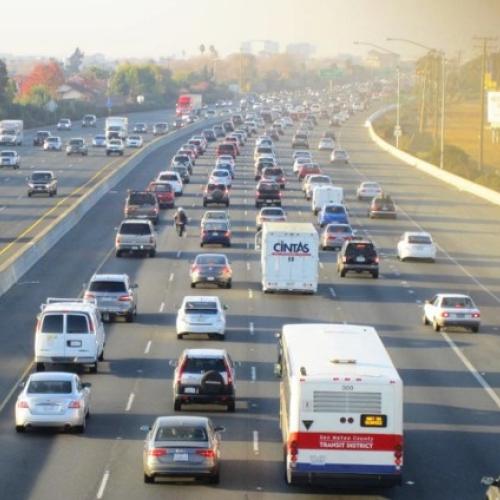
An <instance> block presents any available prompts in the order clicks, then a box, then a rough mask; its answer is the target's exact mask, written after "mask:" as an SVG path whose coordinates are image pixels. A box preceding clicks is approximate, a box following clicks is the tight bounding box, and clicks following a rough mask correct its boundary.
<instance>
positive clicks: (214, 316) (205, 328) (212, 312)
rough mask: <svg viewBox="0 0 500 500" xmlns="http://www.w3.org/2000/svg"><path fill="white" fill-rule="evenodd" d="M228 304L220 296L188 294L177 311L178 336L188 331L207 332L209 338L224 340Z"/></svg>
mask: <svg viewBox="0 0 500 500" xmlns="http://www.w3.org/2000/svg"><path fill="white" fill-rule="evenodd" d="M226 309H227V306H226V305H223V304H221V301H220V300H219V297H213V296H205V297H204V296H197V295H188V296H186V297H184V300H183V301H182V304H181V307H180V308H179V310H178V311H177V321H176V330H177V338H178V339H182V337H183V336H184V335H186V334H188V333H205V334H207V335H208V336H209V338H219V339H221V340H224V335H225V330H226V314H225V312H224V311H225V310H226Z"/></svg>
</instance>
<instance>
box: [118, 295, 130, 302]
mask: <svg viewBox="0 0 500 500" xmlns="http://www.w3.org/2000/svg"><path fill="white" fill-rule="evenodd" d="M118 300H119V301H120V302H130V301H131V300H132V297H131V296H130V295H120V297H118Z"/></svg>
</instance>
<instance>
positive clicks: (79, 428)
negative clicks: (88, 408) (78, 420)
mask: <svg viewBox="0 0 500 500" xmlns="http://www.w3.org/2000/svg"><path fill="white" fill-rule="evenodd" d="M86 427H87V420H86V419H85V417H84V419H83V421H82V425H75V428H74V431H75V432H76V433H77V434H83V433H84V432H85V429H86Z"/></svg>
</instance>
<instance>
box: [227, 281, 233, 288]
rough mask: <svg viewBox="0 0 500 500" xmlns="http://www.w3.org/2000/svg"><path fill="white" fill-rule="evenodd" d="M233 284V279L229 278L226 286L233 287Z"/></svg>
mask: <svg viewBox="0 0 500 500" xmlns="http://www.w3.org/2000/svg"><path fill="white" fill-rule="evenodd" d="M232 286H233V281H232V280H228V282H227V283H226V288H232Z"/></svg>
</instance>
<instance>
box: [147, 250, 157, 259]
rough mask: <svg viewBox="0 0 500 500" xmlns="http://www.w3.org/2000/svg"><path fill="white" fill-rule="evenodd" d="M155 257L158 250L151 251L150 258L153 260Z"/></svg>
mask: <svg viewBox="0 0 500 500" xmlns="http://www.w3.org/2000/svg"><path fill="white" fill-rule="evenodd" d="M155 255H156V250H154V249H153V250H150V251H149V256H150V257H151V258H153V257H154V256H155Z"/></svg>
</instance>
